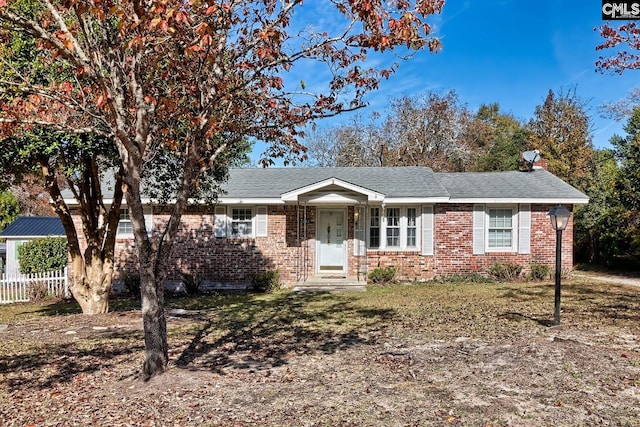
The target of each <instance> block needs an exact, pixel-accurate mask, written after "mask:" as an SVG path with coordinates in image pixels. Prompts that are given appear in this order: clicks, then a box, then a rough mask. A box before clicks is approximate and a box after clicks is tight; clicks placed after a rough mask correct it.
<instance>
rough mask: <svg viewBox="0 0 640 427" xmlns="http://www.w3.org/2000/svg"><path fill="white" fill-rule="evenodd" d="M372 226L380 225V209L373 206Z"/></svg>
mask: <svg viewBox="0 0 640 427" xmlns="http://www.w3.org/2000/svg"><path fill="white" fill-rule="evenodd" d="M370 225H371V227H380V209H378V208H371V224H370Z"/></svg>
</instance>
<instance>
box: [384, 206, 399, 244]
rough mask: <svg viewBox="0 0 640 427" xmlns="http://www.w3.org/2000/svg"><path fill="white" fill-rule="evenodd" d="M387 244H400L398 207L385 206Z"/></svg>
mask: <svg viewBox="0 0 640 427" xmlns="http://www.w3.org/2000/svg"><path fill="white" fill-rule="evenodd" d="M387 246H389V247H398V246H400V208H387Z"/></svg>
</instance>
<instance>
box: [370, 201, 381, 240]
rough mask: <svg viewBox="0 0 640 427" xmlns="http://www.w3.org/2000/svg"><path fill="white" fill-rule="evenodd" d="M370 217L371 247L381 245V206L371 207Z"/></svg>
mask: <svg viewBox="0 0 640 427" xmlns="http://www.w3.org/2000/svg"><path fill="white" fill-rule="evenodd" d="M370 212H371V215H370V219H369V247H370V248H374V249H375V248H379V247H380V208H371V211H370Z"/></svg>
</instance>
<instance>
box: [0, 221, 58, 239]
mask: <svg viewBox="0 0 640 427" xmlns="http://www.w3.org/2000/svg"><path fill="white" fill-rule="evenodd" d="M64 235H65V233H64V227H63V226H62V221H60V218H59V217H57V216H53V217H49V216H20V217H18V218H17V219H16V220H15V221H13V222H12V223H11V224H9V225H8V226H7V228H5V229H4V230H2V232H0V237H5V238H7V237H24V238H32V237H46V236H64Z"/></svg>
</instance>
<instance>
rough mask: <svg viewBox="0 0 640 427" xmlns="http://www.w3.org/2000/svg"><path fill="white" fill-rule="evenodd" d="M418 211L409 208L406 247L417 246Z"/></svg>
mask: <svg viewBox="0 0 640 427" xmlns="http://www.w3.org/2000/svg"><path fill="white" fill-rule="evenodd" d="M417 218H418V209H417V208H407V238H406V245H405V246H406V247H407V248H415V247H416V246H417V237H416V236H417V235H418V220H417Z"/></svg>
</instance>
